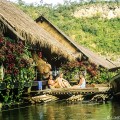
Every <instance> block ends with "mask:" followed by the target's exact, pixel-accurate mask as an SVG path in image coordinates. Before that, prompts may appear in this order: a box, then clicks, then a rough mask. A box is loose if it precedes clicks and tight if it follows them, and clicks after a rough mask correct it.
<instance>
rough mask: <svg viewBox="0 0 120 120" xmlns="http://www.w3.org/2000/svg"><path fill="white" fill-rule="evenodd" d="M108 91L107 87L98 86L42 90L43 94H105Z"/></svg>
mask: <svg viewBox="0 0 120 120" xmlns="http://www.w3.org/2000/svg"><path fill="white" fill-rule="evenodd" d="M108 91H109V87H100V88H85V89H73V88H61V89H58V88H56V89H50V90H45V91H43V94H49V95H54V96H56V95H63V96H64V95H80V94H81V95H89V94H106V93H108Z"/></svg>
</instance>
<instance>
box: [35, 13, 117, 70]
mask: <svg viewBox="0 0 120 120" xmlns="http://www.w3.org/2000/svg"><path fill="white" fill-rule="evenodd" d="M35 21H36V22H37V23H38V25H39V26H40V27H42V28H43V29H44V30H46V31H47V32H49V34H50V35H51V36H54V38H56V40H57V41H58V42H60V43H62V44H63V46H65V47H67V48H68V49H69V51H71V52H72V53H73V54H75V55H78V56H79V59H82V58H85V59H87V60H88V61H90V62H93V63H95V64H96V65H97V66H101V67H103V68H106V69H108V70H115V69H117V68H118V66H117V65H116V64H114V63H113V62H112V61H110V60H108V59H104V58H103V57H101V56H99V55H97V54H96V53H94V52H92V51H90V50H89V49H87V48H85V47H83V46H82V45H78V44H77V43H76V42H75V41H74V40H72V39H71V38H69V37H68V36H67V35H66V34H65V33H64V32H63V31H61V30H60V29H59V28H58V27H56V26H55V25H54V24H53V23H52V22H50V21H49V20H48V19H47V18H45V17H44V16H43V15H42V16H40V17H38V18H37V19H36V20H35Z"/></svg>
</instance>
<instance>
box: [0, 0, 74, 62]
mask: <svg viewBox="0 0 120 120" xmlns="http://www.w3.org/2000/svg"><path fill="white" fill-rule="evenodd" d="M7 30H10V31H12V33H13V34H14V35H16V36H17V38H19V39H21V40H25V41H30V42H31V43H33V44H37V43H39V45H40V46H41V47H44V48H49V49H50V50H51V52H53V53H56V54H59V55H62V56H64V57H65V58H67V59H69V60H74V59H75V57H76V56H75V55H74V54H72V53H71V51H69V50H68V49H67V48H65V47H63V45H62V44H61V43H59V42H58V41H56V39H55V38H54V37H52V36H51V35H50V34H49V33H48V32H47V31H45V30H44V29H43V28H41V27H39V26H38V24H36V23H35V22H34V21H33V20H32V19H31V18H30V17H29V16H27V15H26V14H25V13H24V12H23V11H21V10H20V9H18V8H17V7H16V6H15V5H14V4H13V3H11V2H8V1H6V0H0V31H2V32H3V33H5V32H6V31H7Z"/></svg>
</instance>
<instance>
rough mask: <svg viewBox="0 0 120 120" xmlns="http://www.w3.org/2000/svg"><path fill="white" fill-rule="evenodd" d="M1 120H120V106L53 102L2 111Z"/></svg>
mask: <svg viewBox="0 0 120 120" xmlns="http://www.w3.org/2000/svg"><path fill="white" fill-rule="evenodd" d="M0 120H120V104H119V103H116V102H108V103H103V104H95V103H76V104H68V103H65V102H52V103H46V104H42V105H41V104H37V105H31V106H27V107H23V108H19V109H13V110H9V111H2V112H0Z"/></svg>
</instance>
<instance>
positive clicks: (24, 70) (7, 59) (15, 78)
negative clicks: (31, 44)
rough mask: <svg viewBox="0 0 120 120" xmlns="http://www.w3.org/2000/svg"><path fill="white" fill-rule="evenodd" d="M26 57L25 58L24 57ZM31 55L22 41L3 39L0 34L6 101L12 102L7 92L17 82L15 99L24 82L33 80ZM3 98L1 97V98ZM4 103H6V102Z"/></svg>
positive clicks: (20, 93)
mask: <svg viewBox="0 0 120 120" xmlns="http://www.w3.org/2000/svg"><path fill="white" fill-rule="evenodd" d="M25 56H27V57H25ZM31 59H32V58H31V53H30V52H29V51H28V49H27V46H25V44H24V42H22V41H14V40H12V39H10V38H5V37H3V36H2V35H1V34H0V64H2V65H3V66H4V71H5V73H4V79H3V81H4V82H6V84H7V89H9V90H7V92H8V93H7V92H6V95H9V97H8V96H7V97H8V98H9V99H8V101H10V100H12V98H11V96H10V94H9V92H10V89H14V83H15V82H18V83H19V86H18V95H17V96H16V99H17V100H19V99H20V95H22V92H23V88H24V84H25V82H32V80H34V75H35V74H34V67H33V66H32V65H31V63H30V60H31ZM4 97H5V96H4V95H3V98H4ZM8 101H6V102H8Z"/></svg>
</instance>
